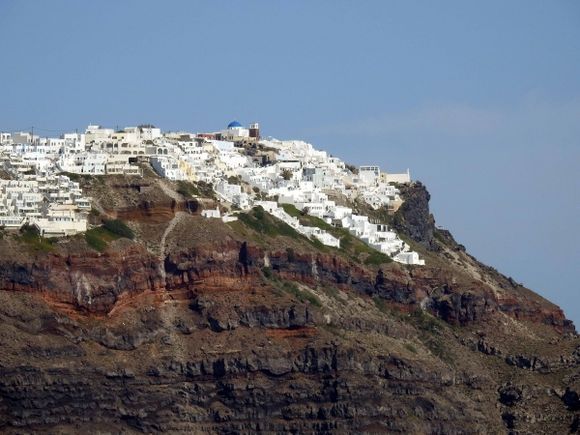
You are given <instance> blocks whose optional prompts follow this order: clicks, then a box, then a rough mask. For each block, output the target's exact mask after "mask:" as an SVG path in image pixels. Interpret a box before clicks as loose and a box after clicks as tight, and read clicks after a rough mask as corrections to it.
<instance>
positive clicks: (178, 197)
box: [159, 180, 183, 202]
mask: <svg viewBox="0 0 580 435" xmlns="http://www.w3.org/2000/svg"><path fill="white" fill-rule="evenodd" d="M159 187H161V190H163V193H165V194H166V195H167V196H169V197H170V198H172V199H174V200H175V201H178V202H179V201H183V198H182V197H181V195H180V194H179V193H177V192H176V191H175V190H173V189H172V188H171V187H169V186H168V185H167V182H166V181H165V180H159Z"/></svg>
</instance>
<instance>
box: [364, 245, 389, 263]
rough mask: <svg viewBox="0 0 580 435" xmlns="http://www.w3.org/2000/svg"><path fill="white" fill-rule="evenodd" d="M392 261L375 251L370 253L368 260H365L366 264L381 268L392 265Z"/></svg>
mask: <svg viewBox="0 0 580 435" xmlns="http://www.w3.org/2000/svg"><path fill="white" fill-rule="evenodd" d="M392 261H393V259H392V258H391V257H389V256H388V255H385V254H383V253H382V252H379V251H376V250H374V249H373V250H372V252H370V253H369V255H368V256H367V258H365V264H367V265H373V266H379V265H381V264H384V263H391V262H392Z"/></svg>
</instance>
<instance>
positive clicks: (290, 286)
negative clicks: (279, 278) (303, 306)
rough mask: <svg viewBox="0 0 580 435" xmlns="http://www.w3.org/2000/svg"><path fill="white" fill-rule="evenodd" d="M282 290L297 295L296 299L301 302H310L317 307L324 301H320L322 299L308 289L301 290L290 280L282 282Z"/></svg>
mask: <svg viewBox="0 0 580 435" xmlns="http://www.w3.org/2000/svg"><path fill="white" fill-rule="evenodd" d="M282 290H284V291H285V292H287V293H290V294H291V295H293V296H295V297H296V299H298V300H299V301H300V302H309V303H310V304H311V305H314V306H315V307H321V306H322V303H321V302H320V299H318V297H316V296H315V295H313V294H312V293H310V292H308V291H305V290H300V289H299V288H298V286H297V285H296V284H294V283H292V282H288V281H286V282H284V283H283V284H282Z"/></svg>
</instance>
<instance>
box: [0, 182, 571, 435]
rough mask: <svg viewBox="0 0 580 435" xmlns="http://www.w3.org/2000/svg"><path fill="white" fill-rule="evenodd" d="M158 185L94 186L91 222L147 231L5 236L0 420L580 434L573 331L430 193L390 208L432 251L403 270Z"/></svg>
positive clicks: (174, 428)
mask: <svg viewBox="0 0 580 435" xmlns="http://www.w3.org/2000/svg"><path fill="white" fill-rule="evenodd" d="M148 181H149V182H150V185H149V186H148V187H147V189H146V191H142V190H141V189H140V188H136V187H135V184H134V183H129V182H123V180H118V179H116V180H113V181H111V182H110V183H111V184H110V185H102V183H101V184H99V183H96V182H94V180H87V182H86V183H87V185H86V186H85V188H87V187H88V188H89V189H92V190H91V193H92V195H93V196H94V197H95V199H96V202H97V204H98V205H100V208H101V212H100V215H99V214H96V215H95V216H93V219H94V220H95V222H99V220H101V219H105V218H111V217H122V218H123V219H124V220H126V221H127V223H128V224H129V225H130V227H131V229H132V230H133V231H134V232H135V234H136V237H135V239H134V240H129V239H125V238H115V237H110V238H109V239H107V238H105V239H104V240H105V241H106V247H105V248H103V249H100V250H97V249H95V248H94V246H91V245H90V244H89V243H87V240H85V238H84V237H83V236H76V237H69V238H63V239H60V240H58V241H56V242H52V243H51V244H50V245H43V244H37V243H31V242H30V241H29V240H24V239H23V237H21V236H19V235H18V234H6V235H4V236H3V238H2V239H1V240H0V319H1V322H2V325H3V327H2V328H1V329H0V344H1V345H2V349H3V352H2V357H1V358H0V428H1V430H2V431H4V432H7V433H22V432H26V433H31V432H32V433H34V432H46V431H49V432H52V433H79V432H121V433H131V432H159V431H167V432H188V433H192V432H193V433H253V432H257V431H265V432H274V433H287V432H294V433H344V432H374V433H376V432H378V433H385V432H402V433H456V434H460V433H505V432H510V431H511V432H513V433H548V432H550V433H567V432H570V431H575V430H576V428H577V427H578V424H579V423H578V422H579V421H580V417H578V415H579V414H578V412H579V409H580V406H579V405H578V404H579V403H580V401H579V400H578V392H579V391H580V385H578V376H577V373H578V364H579V361H580V350H579V347H578V346H579V344H580V343H579V341H578V338H577V337H576V333H575V330H574V327H573V325H572V323H571V322H570V321H569V320H567V319H566V318H565V316H564V314H563V312H562V310H561V309H560V308H558V307H557V306H555V305H553V304H551V303H550V302H548V301H546V300H545V299H543V298H542V297H540V296H539V295H537V294H535V293H533V292H532V291H530V290H529V289H526V288H524V287H522V286H520V285H519V284H517V283H515V282H514V281H513V280H511V279H509V278H506V277H504V276H503V275H501V274H500V273H498V272H497V271H495V270H494V269H492V268H489V267H487V266H484V265H482V264H480V263H479V262H477V260H476V259H474V258H473V257H471V256H469V255H468V254H467V253H466V252H465V249H464V248H463V247H462V246H461V245H459V244H458V243H457V242H455V240H454V239H453V237H452V235H451V234H450V233H448V232H445V231H442V230H438V229H436V228H435V225H434V223H435V221H434V218H433V217H432V215H431V214H430V212H429V208H428V201H429V194H428V192H427V190H426V189H425V187H424V186H423V185H421V184H419V183H415V184H413V185H410V186H408V187H406V188H405V189H404V190H403V192H402V193H403V195H404V198H405V203H404V204H403V206H402V207H401V208H400V209H399V211H398V212H397V214H396V215H395V216H394V217H393V225H394V226H395V228H397V230H398V231H399V233H400V234H401V235H402V236H404V237H406V238H407V239H408V242H409V243H410V244H411V245H412V248H413V249H415V250H417V251H419V252H420V253H421V255H422V256H424V257H425V258H426V260H427V266H425V267H410V266H402V265H399V264H396V263H392V262H386V261H384V260H383V259H381V258H379V260H376V259H374V258H370V257H369V254H368V253H366V252H363V251H362V250H361V249H359V248H358V245H356V244H351V245H348V246H346V247H344V248H343V249H341V250H337V249H332V248H326V247H323V246H320V245H317V244H315V243H312V242H309V241H308V240H306V239H304V238H303V237H301V236H299V235H297V234H295V233H293V232H292V231H291V229H289V227H285V226H284V225H281V223H280V222H278V221H277V220H276V219H275V218H273V217H271V216H269V215H267V214H265V213H256V212H251V213H250V214H249V217H248V218H247V219H244V220H239V221H236V222H233V223H230V224H224V223H222V222H221V221H218V220H207V219H202V218H201V217H199V216H198V215H197V214H196V213H197V211H198V209H199V208H200V207H201V206H202V205H200V203H199V202H198V201H192V200H191V199H190V198H186V197H182V198H179V200H176V199H175V197H174V196H175V195H177V193H176V192H174V193H173V194H171V195H169V196H168V194H167V192H166V190H167V186H163V188H162V187H161V186H159V185H158V184H156V183H157V180H155V179H152V180H148ZM169 188H173V189H175V188H176V186H169ZM41 248H42V249H41Z"/></svg>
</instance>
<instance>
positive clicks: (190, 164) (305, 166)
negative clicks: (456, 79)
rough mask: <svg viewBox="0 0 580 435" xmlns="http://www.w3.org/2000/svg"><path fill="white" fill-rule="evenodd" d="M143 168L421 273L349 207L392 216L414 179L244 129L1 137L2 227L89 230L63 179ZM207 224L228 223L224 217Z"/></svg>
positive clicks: (393, 238)
mask: <svg viewBox="0 0 580 435" xmlns="http://www.w3.org/2000/svg"><path fill="white" fill-rule="evenodd" d="M140 162H141V163H142V162H149V163H150V165H151V167H152V168H153V169H154V170H155V172H157V173H158V174H159V175H160V176H161V177H164V178H167V179H170V180H187V181H193V182H205V183H211V184H212V186H213V189H214V191H215V193H216V196H217V197H218V198H219V199H220V201H221V202H222V203H223V204H224V205H228V207H229V208H230V209H233V210H242V211H244V210H248V209H250V208H251V207H255V206H261V207H263V208H264V210H266V211H267V212H268V213H271V214H272V215H274V216H276V217H277V218H279V219H281V220H282V221H284V222H286V223H287V224H288V225H290V226H292V227H293V228H295V229H296V230H297V231H298V232H300V233H301V234H304V235H305V236H307V237H310V238H313V239H317V240H318V241H320V242H321V243H323V244H325V245H328V246H333V247H336V248H339V247H340V240H339V239H337V238H336V237H333V236H332V235H331V234H329V233H328V232H326V231H324V230H323V229H321V228H318V227H307V226H303V225H301V224H300V223H299V222H298V219H296V218H295V217H293V216H290V215H289V214H288V213H286V212H285V211H284V209H283V208H282V207H281V205H282V204H291V205H293V206H295V207H296V208H297V209H298V210H300V211H301V212H303V213H306V214H309V215H312V216H315V217H318V218H320V219H322V220H324V221H325V222H326V223H328V224H330V225H334V226H337V227H342V228H345V229H348V231H349V232H350V233H351V234H353V235H355V236H356V237H359V238H360V239H361V240H362V241H364V242H365V243H366V244H368V245H369V246H370V247H372V248H374V249H376V250H378V251H380V252H382V253H384V254H387V255H389V256H391V257H392V258H393V259H394V260H395V261H398V262H401V263H405V264H415V265H421V264H424V261H423V260H421V259H420V258H419V256H418V254H417V253H416V252H412V251H411V250H410V247H409V246H408V245H407V244H406V243H405V242H403V241H402V240H401V239H400V238H399V237H398V236H397V234H396V233H395V232H393V231H391V230H389V229H388V228H387V226H386V225H385V224H384V223H380V222H372V221H371V220H370V219H369V217H368V216H365V215H362V214H358V213H355V212H354V211H353V209H352V208H351V207H348V206H347V205H346V204H352V203H353V201H362V202H364V203H366V204H367V205H368V206H369V207H371V208H373V209H380V208H383V207H386V209H387V210H388V211H389V212H391V213H392V212H395V211H396V210H397V209H398V207H400V205H401V204H402V200H401V198H400V196H399V190H398V189H397V187H396V185H397V183H409V182H410V181H411V179H410V174H409V171H408V170H407V172H406V173H400V174H390V173H385V172H382V171H381V170H380V168H379V167H378V166H360V167H358V168H354V167H350V166H348V167H347V165H346V164H345V163H344V162H343V161H342V160H340V159H339V158H336V157H333V156H331V155H329V154H328V153H327V152H326V151H322V150H317V149H316V148H314V147H313V146H312V145H311V144H309V143H306V142H303V141H295V140H291V141H281V140H276V139H272V138H267V139H266V138H262V137H261V136H260V126H259V124H257V123H255V124H251V125H250V126H249V127H247V128H246V127H244V126H243V125H241V124H240V123H239V122H237V121H233V122H231V123H229V124H228V125H227V127H226V128H225V129H223V130H221V131H217V132H210V133H207V132H204V133H190V132H169V133H162V132H161V130H160V129H159V128H156V127H154V126H152V125H141V126H138V127H127V128H124V129H122V130H115V129H110V128H102V127H100V126H98V125H89V126H88V127H87V129H86V131H85V132H84V133H80V134H79V133H67V134H64V135H62V136H61V137H60V138H41V137H38V136H35V135H32V134H31V133H26V132H19V133H13V134H10V133H0V168H4V169H5V170H6V171H8V172H9V173H11V174H13V176H14V177H13V180H9V181H2V184H0V225H4V226H18V225H22V224H23V223H26V222H29V223H34V224H35V225H37V226H38V227H39V229H40V231H41V232H42V233H43V234H55V233H57V232H58V231H61V234H72V233H74V232H78V231H84V230H85V229H86V216H85V214H86V210H87V209H89V210H90V200H89V199H88V198H84V197H83V196H82V192H80V189H78V184H76V183H74V182H72V181H71V180H70V179H69V178H68V177H67V176H66V175H63V173H72V174H90V175H103V176H104V175H110V174H125V175H137V176H138V175H142V173H141V167H140V166H139V165H138V163H140ZM48 186H50V187H48ZM65 186H68V187H65ZM55 189H57V190H58V192H57V193H56V195H53V194H54V193H55ZM67 189H68V190H67ZM65 192H68V195H67V193H65ZM203 215H204V216H206V217H208V218H216V217H219V218H222V219H223V217H222V216H221V213H220V211H219V209H216V210H207V211H204V213H203ZM225 219H231V218H228V217H226V218H225ZM59 225H60V226H59Z"/></svg>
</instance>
